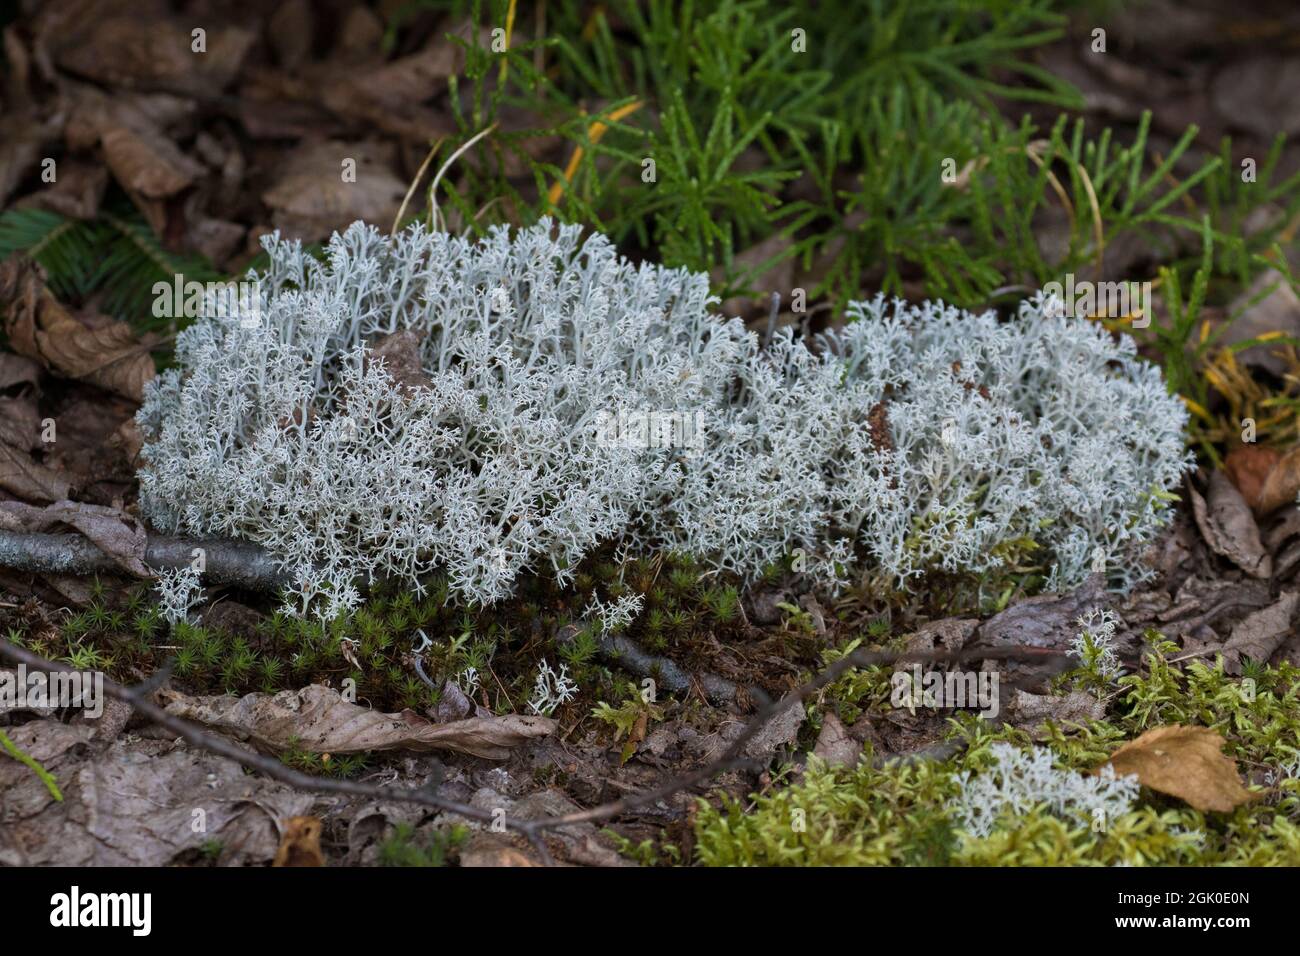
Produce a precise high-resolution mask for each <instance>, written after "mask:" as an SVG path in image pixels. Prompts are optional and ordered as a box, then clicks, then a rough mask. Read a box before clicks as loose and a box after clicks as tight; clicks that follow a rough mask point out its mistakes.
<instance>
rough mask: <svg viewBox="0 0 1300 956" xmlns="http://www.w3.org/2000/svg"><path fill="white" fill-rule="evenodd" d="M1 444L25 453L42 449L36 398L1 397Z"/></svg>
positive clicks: (25, 396) (28, 396)
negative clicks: (19, 449)
mask: <svg viewBox="0 0 1300 956" xmlns="http://www.w3.org/2000/svg"><path fill="white" fill-rule="evenodd" d="M0 442H5V443H7V444H10V445H13V446H14V447H15V448H21V449H22V450H23V451H35V450H36V449H37V448H40V447H41V415H40V412H38V411H37V410H36V400H35V398H33V397H32V396H30V395H24V396H22V397H21V398H9V397H7V396H4V395H0Z"/></svg>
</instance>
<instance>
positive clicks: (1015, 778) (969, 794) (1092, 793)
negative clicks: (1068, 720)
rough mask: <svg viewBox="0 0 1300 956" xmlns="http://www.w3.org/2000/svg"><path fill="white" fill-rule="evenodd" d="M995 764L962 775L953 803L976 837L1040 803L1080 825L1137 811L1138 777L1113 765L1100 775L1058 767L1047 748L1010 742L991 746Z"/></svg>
mask: <svg viewBox="0 0 1300 956" xmlns="http://www.w3.org/2000/svg"><path fill="white" fill-rule="evenodd" d="M989 752H990V753H991V755H992V757H993V765H992V766H991V767H990V768H989V769H988V770H986V771H984V772H983V773H980V774H975V775H973V774H971V772H970V771H969V770H967V771H963V772H962V773H961V774H959V775H958V778H957V780H958V782H959V784H960V785H961V792H960V794H959V795H958V797H957V801H956V803H955V805H954V807H955V816H956V819H957V822H958V823H959V824H960V826H961V827H962V829H963V830H965V831H966V832H967V833H970V834H971V835H972V836H976V837H986V836H988V835H989V834H990V833H992V832H993V830H994V829H995V828H996V827H997V826H999V825H1000V824H1010V825H1013V826H1014V824H1015V818H1016V817H1022V816H1024V815H1025V814H1027V813H1029V812H1030V811H1031V810H1033V809H1034V808H1035V807H1037V806H1043V807H1045V809H1047V810H1048V811H1049V812H1050V813H1053V814H1055V815H1056V816H1059V817H1062V818H1064V819H1067V820H1070V821H1071V822H1073V823H1074V824H1076V825H1083V826H1089V827H1096V828H1098V829H1101V830H1104V829H1105V828H1106V827H1108V826H1109V825H1110V823H1111V822H1112V821H1113V820H1115V819H1117V818H1118V817H1121V816H1123V815H1124V814H1126V813H1128V812H1129V811H1130V810H1132V809H1133V801H1134V800H1136V799H1137V796H1138V790H1139V785H1138V778H1137V776H1136V775H1132V774H1130V775H1128V776H1124V777H1118V776H1116V775H1115V768H1114V767H1112V766H1111V765H1110V764H1107V765H1106V766H1104V767H1102V768H1101V770H1100V772H1098V773H1097V774H1096V775H1088V774H1082V773H1074V772H1073V771H1069V770H1058V769H1057V768H1056V766H1055V765H1054V764H1053V762H1052V754H1051V751H1049V750H1047V749H1046V748H1041V747H1038V748H1034V749H1032V750H1020V749H1019V748H1017V747H1014V746H1012V745H1011V744H1008V743H995V744H992V745H990V748H989Z"/></svg>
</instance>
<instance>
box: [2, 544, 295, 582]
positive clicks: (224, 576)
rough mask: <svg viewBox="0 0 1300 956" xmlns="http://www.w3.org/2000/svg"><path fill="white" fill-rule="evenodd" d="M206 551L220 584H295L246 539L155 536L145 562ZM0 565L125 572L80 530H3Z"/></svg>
mask: <svg viewBox="0 0 1300 956" xmlns="http://www.w3.org/2000/svg"><path fill="white" fill-rule="evenodd" d="M196 548H200V549H202V550H203V553H204V564H205V570H204V576H205V579H206V580H209V581H213V582H215V583H218V584H234V585H238V586H239V587H242V588H247V589H249V590H250V591H278V590H280V589H281V588H282V587H284V586H285V585H287V584H289V583H290V579H289V577H288V576H287V575H286V574H285V573H284V572H283V571H282V570H280V567H279V565H278V564H277V563H276V561H275V559H274V558H272V557H271V555H270V554H269V553H268V552H267V551H266V550H265V549H263V548H260V547H258V546H257V545H255V544H249V543H247V542H244V541H227V540H211V541H207V540H205V541H199V540H195V539H192V538H170V537H165V536H162V535H150V536H149V543H148V545H147V546H146V548H145V556H144V563H145V564H146V565H148V566H149V567H150V568H152V569H153V570H155V571H160V570H163V569H168V568H171V569H176V568H183V567H186V566H187V565H189V564H190V563H192V562H193V560H194V550H195V549H196ZM0 567H3V568H9V569H10V570H13V571H31V572H33V573H36V574H107V573H116V574H121V573H123V569H122V566H121V565H120V564H118V563H117V562H116V561H114V560H113V558H112V557H111V556H109V555H107V554H105V553H104V552H103V551H101V550H100V549H99V548H98V547H96V546H95V544H94V543H93V542H91V541H90V540H89V539H87V538H84V537H82V536H81V535H79V534H34V533H27V532H19V531H0Z"/></svg>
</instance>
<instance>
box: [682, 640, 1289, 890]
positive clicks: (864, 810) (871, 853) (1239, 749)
mask: <svg viewBox="0 0 1300 956" xmlns="http://www.w3.org/2000/svg"><path fill="white" fill-rule="evenodd" d="M1172 648H1173V645H1170V644H1168V643H1167V642H1163V641H1157V642H1156V643H1155V645H1154V647H1153V650H1152V652H1151V653H1150V654H1148V656H1147V660H1146V668H1145V672H1144V673H1143V674H1142V675H1130V676H1128V677H1125V678H1122V679H1121V681H1120V685H1121V687H1122V690H1121V691H1120V693H1119V694H1117V695H1116V698H1115V699H1114V700H1113V701H1112V702H1111V705H1110V710H1109V712H1108V713H1107V719H1106V720H1104V721H1099V722H1093V723H1091V724H1089V725H1088V726H1086V727H1078V726H1073V725H1072V726H1069V727H1063V726H1058V725H1055V724H1052V723H1048V724H1046V725H1045V726H1044V727H1042V728H1040V729H1039V731H1038V732H1037V734H1036V735H1035V736H1031V735H1030V734H1029V733H1028V732H1026V731H1023V730H1016V729H1013V728H1003V729H1000V730H998V731H997V732H995V733H994V732H990V731H989V729H988V728H987V727H986V726H983V725H980V724H979V723H977V722H976V721H974V720H973V719H971V718H970V717H968V716H966V715H963V716H962V717H961V718H959V719H956V720H954V721H953V727H954V733H955V734H956V735H959V736H961V737H964V738H965V739H966V740H967V742H968V747H967V749H966V750H965V751H964V752H963V754H962V755H961V756H959V757H957V758H954V759H953V760H950V761H947V762H945V763H926V764H921V765H915V766H899V765H897V764H895V765H891V766H887V767H884V768H880V769H877V768H874V767H872V766H870V764H869V760H870V752H868V753H867V755H866V756H867V761H866V765H861V766H859V767H857V768H856V769H852V770H848V769H838V770H834V769H828V768H826V767H825V766H824V765H822V764H821V763H820V762H819V761H817V760H816V758H810V761H809V766H808V767H807V769H806V771H805V772H804V774H803V775H802V776H801V777H799V778H797V779H788V780H787V781H785V782H784V783H783V784H782V785H778V786H776V787H774V788H771V789H769V790H768V791H767V792H765V793H763V794H761V795H757V796H754V797H752V798H751V800H749V801H737V800H733V799H729V798H728V799H724V800H723V801H722V802H721V804H720V805H719V806H702V807H701V811H700V814H699V816H698V817H697V819H696V826H695V835H696V845H695V861H696V862H698V863H701V864H704V865H709V866H732V865H766V866H770V865H787V866H794V865H802V866H808V865H812V866H835V865H858V866H862V865H865V866H872V865H932V864H935V865H970V866H995V865H1002V866H1062V865H1069V866H1113V865H1130V866H1189V865H1198V866H1204V865H1246V866H1276V865H1281V866H1294V865H1300V779H1297V776H1300V775H1298V774H1297V768H1298V767H1300V761H1298V758H1297V754H1298V753H1300V706H1297V695H1300V669H1297V668H1295V667H1293V666H1291V665H1289V664H1284V665H1282V666H1279V667H1276V668H1273V667H1254V668H1251V669H1250V670H1251V671H1252V672H1253V674H1254V676H1253V677H1251V678H1246V679H1243V678H1236V677H1231V676H1229V675H1227V674H1225V673H1224V672H1223V669H1222V667H1221V665H1219V664H1217V663H1216V664H1215V665H1214V666H1209V665H1206V664H1205V663H1203V662H1200V661H1196V662H1193V663H1190V664H1187V665H1181V666H1180V665H1178V664H1173V663H1170V661H1169V660H1168V656H1167V655H1168V654H1169V652H1170V650H1171V649H1172ZM860 678H861V679H862V680H863V683H862V684H861V685H855V684H854V683H853V682H855V681H857V680H859V679H860ZM875 679H876V675H874V674H867V673H863V674H861V675H858V674H853V673H851V674H848V675H845V677H844V678H841V682H845V681H847V682H849V683H848V684H846V685H845V686H844V687H838V685H837V690H838V691H839V693H835V694H833V695H831V697H830V700H831V701H832V702H834V703H835V704H837V705H838V706H840V707H843V706H844V704H845V701H846V699H847V700H857V701H862V702H863V703H866V701H863V700H862V699H863V698H864V697H870V696H871V693H870V691H871V688H872V684H873V683H874V682H875ZM1250 681H1253V682H1254V686H1253V688H1252V686H1251V684H1250ZM859 692H861V693H859ZM1173 723H1184V724H1198V725H1202V726H1206V727H1211V728H1213V729H1215V730H1217V731H1218V732H1219V733H1221V734H1222V735H1223V736H1224V737H1225V739H1226V741H1227V744H1226V746H1225V748H1224V751H1225V753H1227V754H1229V755H1230V756H1232V757H1233V758H1235V759H1236V760H1237V761H1238V762H1239V767H1240V769H1241V771H1242V772H1243V773H1244V774H1245V775H1246V781H1247V783H1248V784H1250V785H1251V789H1253V790H1255V791H1257V792H1258V794H1259V796H1258V798H1257V799H1256V800H1255V801H1253V802H1252V803H1250V804H1248V805H1246V806H1242V807H1238V808H1237V809H1236V810H1234V811H1232V812H1231V813H1226V814H1225V813H1202V812H1200V811H1198V810H1194V809H1192V808H1191V807H1188V806H1187V805H1185V804H1183V803H1182V802H1181V801H1178V800H1175V799H1173V798H1169V797H1165V796H1163V795H1160V794H1157V793H1153V792H1152V791H1150V790H1146V789H1144V790H1143V791H1142V794H1141V797H1140V798H1139V800H1138V802H1137V804H1136V805H1135V806H1134V808H1133V810H1132V811H1131V812H1129V813H1126V814H1123V815H1122V816H1119V817H1116V818H1115V819H1113V820H1111V821H1109V823H1108V825H1107V826H1106V827H1105V828H1104V830H1101V831H1100V832H1099V831H1096V830H1094V829H1093V828H1091V827H1089V826H1087V825H1084V824H1081V823H1079V822H1076V821H1070V820H1064V819H1061V818H1059V817H1057V816H1054V815H1053V814H1052V813H1050V812H1049V811H1048V809H1047V808H1046V807H1045V806H1042V805H1040V806H1039V807H1037V808H1035V809H1034V810H1032V811H1031V812H1029V813H1027V814H1025V815H1022V816H1018V817H1004V818H1003V820H1002V822H1001V824H1000V825H999V826H998V827H997V828H995V829H994V830H993V832H992V833H990V834H989V835H988V836H987V837H984V838H976V837H974V836H972V835H971V834H969V833H966V832H964V831H962V830H961V829H960V828H959V826H958V824H957V822H956V820H955V818H954V813H953V808H954V805H955V803H956V799H957V797H958V795H959V793H960V784H959V781H958V774H960V773H961V772H962V771H967V770H969V771H972V772H974V773H979V772H981V771H984V770H986V769H987V768H988V766H989V763H990V759H991V758H990V754H989V747H990V745H991V744H993V743H994V742H997V741H1006V742H1009V743H1012V744H1015V745H1016V746H1019V747H1029V746H1033V745H1035V740H1037V741H1038V744H1039V745H1045V746H1047V747H1049V748H1050V749H1051V751H1052V752H1053V755H1054V759H1055V763H1056V766H1057V767H1059V768H1061V769H1066V770H1070V769H1072V770H1077V771H1089V770H1092V769H1094V768H1095V767H1097V766H1098V765H1099V764H1101V763H1102V762H1103V761H1104V760H1105V759H1106V757H1107V756H1108V755H1109V754H1110V753H1111V752H1113V751H1114V750H1115V749H1116V748H1117V747H1119V746H1120V745H1121V744H1122V743H1123V742H1125V741H1127V740H1132V739H1133V738H1135V737H1137V736H1138V735H1139V734H1141V733H1142V732H1143V731H1145V730H1148V729H1150V728H1151V727H1156V726H1160V725H1164V724H1173ZM1288 768H1290V769H1288Z"/></svg>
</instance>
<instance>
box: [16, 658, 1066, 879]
mask: <svg viewBox="0 0 1300 956" xmlns="http://www.w3.org/2000/svg"><path fill="white" fill-rule="evenodd" d="M1067 653H1068V652H1066V651H1062V650H1056V649H1053V648H1038V647H1007V648H972V649H968V650H964V651H956V652H943V651H933V652H910V653H909V652H907V651H871V650H866V649H859V650H856V651H854V652H852V653H851V654H848V655H846V656H845V657H843V658H841V659H840V660H838V661H836V662H835V663H834V664H832V665H830V666H829V667H827V668H826V669H825V670H823V671H821V672H820V673H819V674H817V675H815V676H814V677H813V678H812V679H810V680H809V681H807V682H806V683H804V684H802V685H801V686H799V687H797V688H795V689H794V690H792V691H790V692H789V693H788V694H786V695H785V696H784V697H781V698H780V699H779V700H774V701H769V702H768V703H766V704H765V705H763V706H762V707H760V708H759V709H758V710H757V711H756V712H755V714H754V716H753V717H751V718H750V720H749V723H748V724H746V725H745V728H744V730H742V731H741V732H740V734H739V736H737V737H736V739H735V740H733V741H732V743H731V746H729V747H728V748H727V749H726V751H724V752H723V753H722V755H721V756H719V757H717V758H716V759H714V760H711V761H709V762H708V763H706V764H704V765H703V766H701V767H699V768H698V769H696V770H693V771H691V772H690V773H687V774H684V775H682V776H679V777H677V778H676V779H674V780H671V781H669V782H668V783H665V784H664V785H663V786H660V787H656V788H654V789H653V790H645V791H642V792H641V793H634V794H629V795H627V796H625V797H622V798H620V799H618V800H614V801H612V802H610V803H605V804H601V805H600V806H597V807H592V808H590V809H588V810H581V811H578V812H576V813H568V814H564V815H561V816H557V817H547V818H545V819H541V820H521V819H517V818H514V817H509V816H504V817H503V816H500V815H498V814H494V813H492V812H491V811H488V810H481V809H479V808H478V807H474V806H470V805H469V804H466V803H461V802H460V801H457V800H449V799H447V798H445V797H440V796H438V795H437V793H435V792H434V790H435V788H436V786H437V782H436V778H435V782H434V783H433V785H432V786H426V787H422V788H420V789H404V788H401V787H393V786H378V785H374V784H365V783H359V782H356V781H352V780H330V779H323V778H320V777H313V776H310V775H309V774H305V773H302V772H300V771H298V770H294V769H293V768H292V767H288V766H286V765H285V764H283V763H281V762H280V761H279V760H276V759H275V758H273V757H267V756H263V755H262V754H259V753H256V752H254V751H252V750H249V749H248V748H246V747H241V746H239V745H238V744H236V743H234V742H233V741H231V740H228V739H226V738H224V737H220V736H217V735H215V734H212V733H209V732H207V731H206V730H203V729H201V728H199V727H198V726H196V725H195V724H192V723H190V722H189V721H187V720H182V719H181V718H179V717H176V716H174V715H172V714H169V713H167V711H165V710H164V709H163V708H161V707H159V706H158V705H157V704H155V703H154V702H153V700H151V699H150V698H151V695H152V694H153V692H154V691H155V690H157V688H158V687H159V686H160V684H161V683H162V682H163V681H164V680H166V677H167V674H168V672H167V670H166V669H164V670H162V671H159V672H158V673H156V674H154V675H153V676H152V677H151V678H150V679H149V680H147V681H145V682H144V683H143V684H140V685H137V686H136V687H125V686H123V685H121V684H118V683H116V682H114V681H111V680H108V679H107V678H105V679H104V692H105V693H107V694H108V695H109V696H110V697H113V698H116V699H117V700H121V701H123V702H125V703H127V704H130V705H131V707H133V708H134V709H135V710H136V711H137V712H138V713H140V714H142V715H144V716H145V717H147V718H148V719H149V720H151V721H153V722H154V723H155V724H158V725H159V726H161V727H165V728H167V729H168V730H170V731H172V732H173V733H175V734H176V735H177V736H178V737H181V738H182V739H184V740H185V741H186V742H187V743H189V744H191V745H192V746H195V747H201V748H203V749H204V750H207V751H209V752H211V753H214V754H217V755H218V756H222V757H226V758H228V759H230V760H233V761H235V762H236V763H238V764H240V765H242V766H245V767H249V768H251V769H253V770H257V771H260V772H261V773H264V774H266V776H268V777H270V778H271V779H273V780H278V781H280V782H281V783H284V784H287V785H288V786H291V787H294V788H295V789H298V790H304V791H307V792H309V793H310V792H314V793H326V794H341V795H345V796H357V797H367V798H371V799H377V800H395V801H402V802H406V803H416V804H420V805H422V806H426V807H430V808H432V809H435V810H440V811H443V812H445V813H454V814H456V815H457V816H461V817H464V818H465V819H467V820H476V821H478V822H480V823H489V824H490V823H497V824H498V825H504V826H505V827H506V829H508V830H513V831H514V832H516V833H519V834H520V835H522V836H523V837H525V838H526V839H527V840H528V841H529V842H530V843H531V844H532V845H533V847H534V848H535V849H536V850H537V853H538V855H539V856H540V857H541V860H542V862H543V863H545V864H547V865H550V864H552V863H553V862H554V860H553V858H552V856H551V852H550V849H549V847H547V845H546V840H545V834H546V833H547V832H548V831H550V830H558V829H560V828H562V827H568V826H575V825H577V824H582V823H595V822H598V821H603V820H610V819H613V818H614V817H618V816H621V815H622V814H624V813H627V812H628V811H630V810H633V809H635V808H636V807H640V806H644V805H645V804H653V803H658V802H659V801H661V800H663V799H665V798H667V797H670V796H672V795H673V794H675V793H678V792H680V791H682V790H686V789H689V788H691V787H694V786H697V785H699V784H701V783H704V782H706V781H708V780H711V779H712V778H714V777H716V776H718V775H719V774H722V773H725V772H726V771H727V770H731V769H734V768H736V767H738V766H741V765H744V764H748V763H751V762H752V760H751V758H746V757H742V756H741V753H742V752H743V750H744V747H745V744H746V743H748V742H749V741H750V740H751V739H753V737H754V736H756V735H757V734H758V733H759V731H761V730H762V729H763V727H764V726H765V725H766V724H767V723H768V722H769V721H770V720H772V719H773V718H774V717H777V716H779V715H780V714H781V713H782V712H783V711H784V710H786V708H788V707H793V706H795V705H797V704H800V703H802V702H803V701H804V700H806V699H807V698H808V697H811V696H812V695H813V694H815V693H817V691H819V690H821V689H822V688H823V687H826V686H828V685H829V684H832V683H834V682H835V680H836V679H838V678H839V677H840V675H842V674H843V673H844V672H845V671H847V670H849V669H850V668H855V667H872V666H875V665H879V664H888V663H896V662H899V661H917V662H931V663H937V662H941V661H943V662H951V663H970V662H974V661H983V660H1008V661H1021V662H1031V663H1034V662H1037V663H1048V662H1053V663H1054V662H1056V661H1057V660H1058V659H1059V658H1061V657H1062V656H1064V655H1066V654H1067ZM0 658H8V659H9V660H12V661H16V662H18V663H21V664H26V665H27V667H28V668H30V669H33V670H45V671H58V672H63V671H71V670H72V669H73V668H71V667H69V666H68V665H67V664H62V663H58V662H55V661H50V660H46V659H45V658H43V657H41V656H40V655H38V654H33V653H32V652H31V651H29V650H26V649H25V648H21V647H18V646H16V645H14V644H11V643H9V642H8V641H3V640H0Z"/></svg>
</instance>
